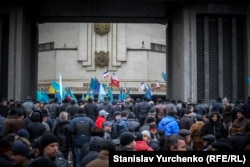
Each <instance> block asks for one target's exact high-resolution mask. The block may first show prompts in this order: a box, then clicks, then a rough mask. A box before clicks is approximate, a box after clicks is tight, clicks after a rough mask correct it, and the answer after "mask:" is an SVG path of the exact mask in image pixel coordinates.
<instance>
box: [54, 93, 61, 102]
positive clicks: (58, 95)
mask: <svg viewBox="0 0 250 167" xmlns="http://www.w3.org/2000/svg"><path fill="white" fill-rule="evenodd" d="M54 96H55V97H56V98H57V99H58V102H59V103H61V102H62V97H61V95H60V93H59V92H57V93H55V95H54Z"/></svg>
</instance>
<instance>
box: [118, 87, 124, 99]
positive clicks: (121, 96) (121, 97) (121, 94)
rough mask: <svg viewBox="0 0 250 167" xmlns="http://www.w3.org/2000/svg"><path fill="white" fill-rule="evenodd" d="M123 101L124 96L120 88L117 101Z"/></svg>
mask: <svg viewBox="0 0 250 167" xmlns="http://www.w3.org/2000/svg"><path fill="white" fill-rule="evenodd" d="M124 99H125V94H124V92H123V91H122V88H120V94H119V96H118V100H119V101H124Z"/></svg>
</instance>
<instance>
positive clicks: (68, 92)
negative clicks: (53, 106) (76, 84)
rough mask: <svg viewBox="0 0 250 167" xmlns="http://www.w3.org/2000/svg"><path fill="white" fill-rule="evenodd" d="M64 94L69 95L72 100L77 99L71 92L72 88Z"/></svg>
mask: <svg viewBox="0 0 250 167" xmlns="http://www.w3.org/2000/svg"><path fill="white" fill-rule="evenodd" d="M65 96H66V97H70V98H71V99H72V100H75V101H77V99H76V97H75V95H74V94H73V92H72V90H70V89H68V90H67V92H66V94H65Z"/></svg>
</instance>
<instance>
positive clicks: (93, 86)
mask: <svg viewBox="0 0 250 167" xmlns="http://www.w3.org/2000/svg"><path fill="white" fill-rule="evenodd" d="M90 88H91V89H92V90H93V94H95V95H96V94H98V93H99V88H100V83H99V81H98V80H97V78H91V81H90Z"/></svg>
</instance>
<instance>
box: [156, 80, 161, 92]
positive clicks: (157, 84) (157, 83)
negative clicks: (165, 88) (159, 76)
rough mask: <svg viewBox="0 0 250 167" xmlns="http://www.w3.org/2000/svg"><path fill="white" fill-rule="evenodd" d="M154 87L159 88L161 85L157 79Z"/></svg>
mask: <svg viewBox="0 0 250 167" xmlns="http://www.w3.org/2000/svg"><path fill="white" fill-rule="evenodd" d="M155 88H156V89H158V90H160V89H161V86H160V83H159V81H158V80H156V81H155Z"/></svg>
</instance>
